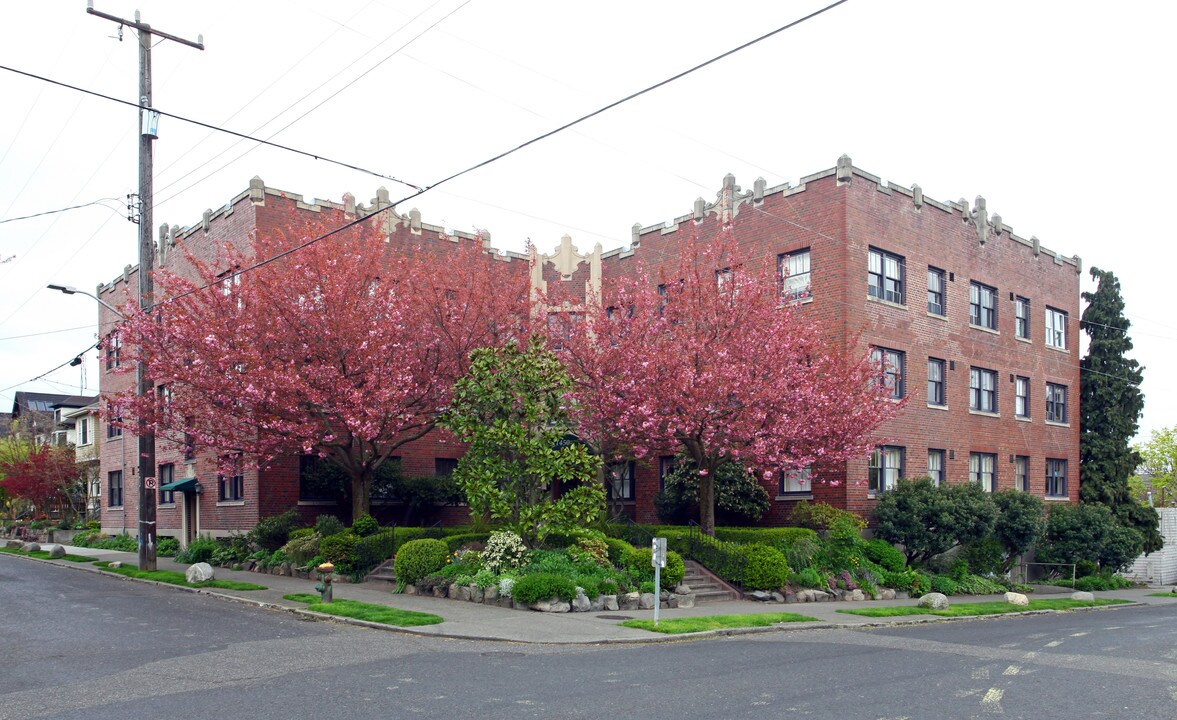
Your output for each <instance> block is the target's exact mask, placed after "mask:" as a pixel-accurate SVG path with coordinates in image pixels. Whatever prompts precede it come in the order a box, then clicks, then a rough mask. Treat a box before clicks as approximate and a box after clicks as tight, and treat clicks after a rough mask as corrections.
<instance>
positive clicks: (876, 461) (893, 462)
mask: <svg viewBox="0 0 1177 720" xmlns="http://www.w3.org/2000/svg"><path fill="white" fill-rule="evenodd" d="M901 477H903V448H901V447H897V446H895V445H881V446H879V447H877V448H875V451H874V452H872V453H871V455H870V478H869V483H868V486H867V489H868V490H869V491H870V492H872V493H876V492H886V491H888V490H893V489H894V488H895V483H897V482H899V478H901Z"/></svg>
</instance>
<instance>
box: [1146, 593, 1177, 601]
mask: <svg viewBox="0 0 1177 720" xmlns="http://www.w3.org/2000/svg"><path fill="white" fill-rule="evenodd" d="M1148 596H1149V597H1167V598H1172V599H1173V600H1177V593H1175V592H1160V593H1149V594H1148Z"/></svg>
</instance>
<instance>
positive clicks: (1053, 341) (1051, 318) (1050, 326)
mask: <svg viewBox="0 0 1177 720" xmlns="http://www.w3.org/2000/svg"><path fill="white" fill-rule="evenodd" d="M1046 346H1047V347H1052V348H1058V349H1059V350H1066V349H1067V314H1066V313H1065V312H1063V311H1062V310H1056V309H1055V308H1052V307H1048V308H1046Z"/></svg>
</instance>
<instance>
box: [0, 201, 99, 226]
mask: <svg viewBox="0 0 1177 720" xmlns="http://www.w3.org/2000/svg"><path fill="white" fill-rule="evenodd" d="M108 200H114V201H115V202H118V198H113V197H108V198H99V199H98V200H94V201H93V202H88V203H82V204H81V205H70V206H69V207H63V208H58V209H56V210H46V211H44V212H39V213H33V214H32V215H22V216H21V217H14V218H4V219H3V220H0V225H3V224H4V223H10V222H16V221H17V220H31V219H33V218H39V217H43V216H45V215H56V214H57V213H63V212H66V211H67V210H77V209H79V208H84V207H90V206H91V205H99V206H101V207H104V208H106V209H107V210H110V211H111V212H113V213H120V212H121V210H115V209H114V208H112V207H111V206H109V205H103V204H102V203H104V202H106V201H108Z"/></svg>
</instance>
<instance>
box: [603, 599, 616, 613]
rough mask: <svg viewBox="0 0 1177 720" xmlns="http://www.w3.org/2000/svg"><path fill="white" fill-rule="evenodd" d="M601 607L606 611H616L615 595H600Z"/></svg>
mask: <svg viewBox="0 0 1177 720" xmlns="http://www.w3.org/2000/svg"><path fill="white" fill-rule="evenodd" d="M601 604H602V609H603V610H605V611H607V612H617V608H618V605H617V596H616V595H602V596H601Z"/></svg>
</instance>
